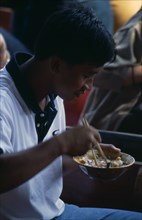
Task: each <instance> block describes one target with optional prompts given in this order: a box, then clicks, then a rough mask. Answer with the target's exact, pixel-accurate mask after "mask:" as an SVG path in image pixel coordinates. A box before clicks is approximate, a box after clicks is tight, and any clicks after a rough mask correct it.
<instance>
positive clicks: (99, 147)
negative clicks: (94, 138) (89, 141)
mask: <svg viewBox="0 0 142 220" xmlns="http://www.w3.org/2000/svg"><path fill="white" fill-rule="evenodd" d="M82 123H83V125H84V126H86V127H89V126H90V125H89V123H88V121H87V119H86V118H85V117H84V118H83V119H82ZM96 147H97V149H98V151H99V153H100V155H101V156H102V158H103V159H104V160H105V162H106V165H107V168H109V165H110V163H109V162H108V160H107V158H106V156H105V154H104V152H103V150H102V148H101V146H100V144H99V143H98V142H96ZM91 149H92V154H93V158H94V161H95V163H96V166H98V163H97V160H96V155H95V152H94V150H93V147H92V148H91Z"/></svg>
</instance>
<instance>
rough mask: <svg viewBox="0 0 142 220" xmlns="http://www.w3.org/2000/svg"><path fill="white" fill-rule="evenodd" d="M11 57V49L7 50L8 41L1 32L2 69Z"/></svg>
mask: <svg viewBox="0 0 142 220" xmlns="http://www.w3.org/2000/svg"><path fill="white" fill-rule="evenodd" d="M9 59H10V54H9V51H8V50H7V46H6V42H5V40H4V38H3V35H2V34H0V69H1V68H3V67H4V66H5V65H6V63H7V62H8V61H9Z"/></svg>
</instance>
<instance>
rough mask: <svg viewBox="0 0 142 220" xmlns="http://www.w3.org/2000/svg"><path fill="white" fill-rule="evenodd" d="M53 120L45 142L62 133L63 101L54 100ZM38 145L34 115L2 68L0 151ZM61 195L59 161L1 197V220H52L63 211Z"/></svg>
mask: <svg viewBox="0 0 142 220" xmlns="http://www.w3.org/2000/svg"><path fill="white" fill-rule="evenodd" d="M54 103H55V107H56V109H57V111H58V112H57V114H56V117H55V119H54V121H53V123H52V125H51V127H50V129H49V131H48V133H47V135H46V136H45V138H44V139H49V138H50V137H52V133H53V131H54V130H57V129H59V132H60V133H61V132H62V131H63V130H65V113H64V107H63V100H62V99H61V98H59V97H56V99H55V101H54ZM37 143H38V137H37V132H36V128H35V114H34V113H33V112H32V111H31V110H30V109H29V108H28V107H27V105H26V104H25V102H24V101H23V99H22V98H21V96H20V94H19V92H18V90H17V89H16V87H15V84H14V82H13V80H12V78H11V76H10V75H9V73H8V72H7V70H6V69H5V68H4V69H2V70H1V71H0V148H1V149H2V150H3V152H4V153H12V152H18V151H21V150H24V149H27V148H30V147H32V146H34V145H36V144H37ZM61 192H62V158H61V157H58V158H57V159H56V160H55V161H53V162H52V163H51V164H50V165H49V166H48V167H47V168H45V169H44V170H42V171H41V172H40V173H38V174H37V175H35V176H34V177H33V178H31V179H30V180H29V181H27V182H25V183H24V184H22V185H20V186H19V187H17V188H15V189H13V190H10V191H8V192H6V193H3V194H1V195H0V219H2V220H4V219H10V220H16V219H23V220H36V219H45V220H48V219H52V218H54V217H55V216H58V215H60V214H61V213H62V212H63V210H64V203H63V201H62V200H61V199H60V198H59V197H60V195H61Z"/></svg>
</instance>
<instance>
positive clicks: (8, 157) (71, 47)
mask: <svg viewBox="0 0 142 220" xmlns="http://www.w3.org/2000/svg"><path fill="white" fill-rule="evenodd" d="M86 39H87V40H86ZM114 56H115V45H114V41H113V38H112V36H111V35H110V33H109V32H108V31H107V30H106V28H105V27H104V25H103V24H102V22H101V21H100V20H99V19H98V18H97V17H96V15H95V14H94V13H92V11H91V10H89V9H87V8H84V7H82V6H81V5H80V4H77V5H76V7H70V8H65V9H63V10H59V11H58V12H56V13H53V14H52V16H50V18H49V19H48V20H47V21H46V23H45V25H44V26H43V29H42V30H41V32H40V34H39V36H38V38H37V41H36V45H35V51H34V55H30V54H26V53H17V54H15V55H14V57H13V58H12V59H11V60H10V62H9V63H8V64H7V65H6V67H5V68H4V69H3V70H1V72H0V90H1V92H0V98H1V100H2V103H3V106H2V108H1V111H0V137H1V139H0V152H1V155H0V179H1V181H0V192H1V194H0V204H1V205H0V219H17V218H19V219H25V220H27V219H40V220H41V219H46V220H48V219H56V220H65V219H70V220H75V219H82V220H83V219H84V220H88V219H90V220H91V219H102V218H103V219H108V216H109V219H110V220H111V219H127V220H130V219H137V220H140V219H141V218H142V213H139V212H130V211H122V210H112V209H105V208H104V209H99V208H80V207H78V206H75V205H71V204H70V205H69V204H65V203H64V202H63V201H62V200H61V199H60V195H61V192H62V187H63V186H62V181H63V180H62V155H69V156H75V155H82V154H84V153H85V152H86V151H87V150H88V149H89V146H90V144H91V145H92V144H93V145H94V144H96V142H101V137H100V135H99V133H98V131H97V130H96V129H95V128H93V127H91V126H89V127H85V126H77V127H75V128H72V129H69V130H67V131H66V124H65V114H64V106H63V100H70V99H73V98H75V97H78V96H80V95H81V94H82V93H83V92H85V90H86V89H88V88H89V87H90V86H91V84H92V82H93V77H94V74H95V73H96V72H98V71H99V69H100V68H101V67H102V65H104V63H106V62H109V61H110V60H112V58H114ZM55 134H56V135H55ZM101 146H102V147H103V148H105V149H106V150H107V149H108V150H110V151H112V152H114V153H116V154H118V153H120V149H118V148H115V147H113V146H111V145H104V144H101ZM13 198H14V202H13Z"/></svg>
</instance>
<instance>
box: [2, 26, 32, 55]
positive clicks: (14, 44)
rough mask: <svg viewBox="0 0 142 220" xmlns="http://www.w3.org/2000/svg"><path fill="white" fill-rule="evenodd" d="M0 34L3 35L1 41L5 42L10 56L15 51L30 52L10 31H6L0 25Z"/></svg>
mask: <svg viewBox="0 0 142 220" xmlns="http://www.w3.org/2000/svg"><path fill="white" fill-rule="evenodd" d="M0 34H1V36H2V37H3V41H4V42H5V45H6V49H7V51H8V53H9V55H10V56H12V55H13V54H14V53H15V52H17V51H21V52H27V53H28V52H30V51H29V49H28V48H27V47H26V46H25V45H24V44H23V43H22V42H21V41H20V40H19V39H18V38H16V37H15V36H14V35H13V34H12V33H11V32H9V31H7V30H6V29H4V28H3V27H0Z"/></svg>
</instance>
